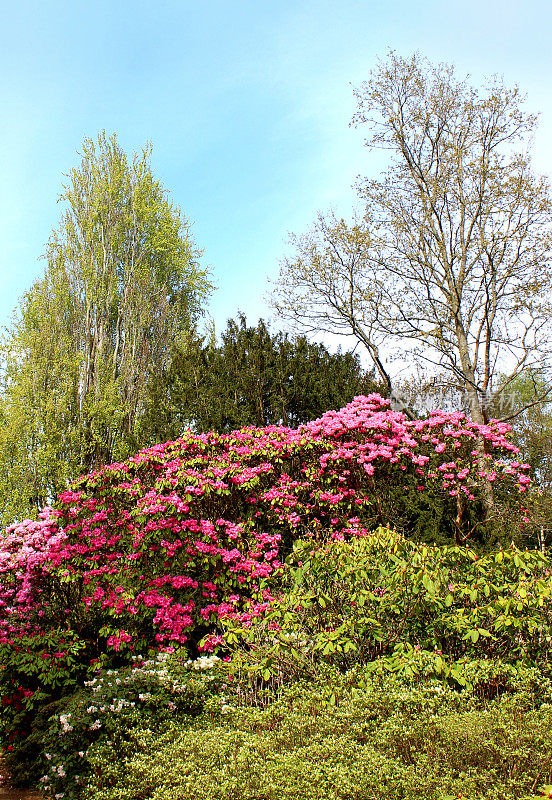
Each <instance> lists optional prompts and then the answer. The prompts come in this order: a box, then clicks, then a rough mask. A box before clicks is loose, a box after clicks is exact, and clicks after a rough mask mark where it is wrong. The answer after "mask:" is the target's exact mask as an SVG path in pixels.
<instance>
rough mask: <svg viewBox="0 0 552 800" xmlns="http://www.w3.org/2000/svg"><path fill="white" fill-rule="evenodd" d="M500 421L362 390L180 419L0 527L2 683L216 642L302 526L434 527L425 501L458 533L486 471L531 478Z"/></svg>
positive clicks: (24, 685) (30, 687)
mask: <svg viewBox="0 0 552 800" xmlns="http://www.w3.org/2000/svg"><path fill="white" fill-rule="evenodd" d="M507 432H508V426H507V425H504V424H501V423H498V422H491V423H489V425H487V426H477V425H475V424H474V423H472V422H470V421H469V420H467V419H466V418H465V416H464V415H463V414H446V413H442V412H438V413H434V414H432V415H431V416H430V417H429V418H428V419H425V420H415V421H410V420H407V419H406V418H405V417H404V415H403V414H401V413H397V412H392V411H390V410H389V409H388V402H387V401H385V400H382V398H381V397H379V395H371V396H369V397H357V398H355V400H354V401H353V402H352V403H350V404H349V405H348V406H346V407H345V408H343V409H341V410H340V411H336V412H328V413H327V414H325V415H324V416H323V417H322V418H321V419H319V420H317V421H315V422H312V423H309V424H307V425H304V426H302V427H301V428H299V429H298V430H290V429H287V428H282V427H269V428H264V429H256V428H248V429H243V430H241V431H235V432H233V433H230V434H226V435H218V434H215V433H209V434H201V435H195V434H193V433H191V432H187V433H185V434H184V435H183V436H182V438H180V439H178V440H177V441H174V442H167V443H165V444H160V445H157V446H155V447H152V448H150V449H147V450H143V451H141V452H140V453H138V454H137V455H136V456H134V457H133V458H130V459H129V460H128V461H125V462H124V463H119V464H111V465H109V466H106V467H104V468H103V469H101V470H99V471H97V472H94V473H91V474H89V475H86V476H84V477H83V478H81V479H80V480H79V481H78V482H77V483H76V484H74V485H73V486H72V487H71V488H70V489H69V490H67V491H66V492H64V493H62V494H61V495H60V496H59V498H58V502H57V504H56V508H55V510H53V511H47V512H45V513H44V514H43V515H42V519H40V520H39V521H38V522H28V521H27V522H26V523H22V524H20V525H16V526H11V528H8V529H7V531H6V532H5V535H4V537H3V539H2V544H1V552H0V572H1V574H2V584H1V590H0V607H1V610H2V614H1V620H0V636H1V639H0V648H1V653H0V657H1V658H2V661H1V663H2V664H3V665H4V667H3V669H4V674H3V676H2V682H3V684H4V688H5V687H6V684H7V683H8V682H9V683H10V687H11V688H10V692H5V695H6V696H8V695H9V696H10V697H12V698H13V701H14V702H16V703H17V704H18V708H20V709H22V710H23V711H24V710H25V708H27V710H29V711H30V710H32V708H33V702H38V699H37V698H36V697H35V700H34V701H33V697H34V695H33V693H35V694H36V693H37V692H39V694H40V698H39V699H40V701H41V702H42V701H45V700H46V695H47V694H48V691H46V693H45V690H44V675H45V674H46V673H47V674H49V675H51V676H54V678H52V679H51V680H50V690H49V691H50V695H51V696H53V695H55V691H56V685H55V684H56V681H57V680H58V679H59V682H60V683H61V684H63V681H64V679H65V678H66V677H67V676H69V675H70V676H74V674H75V672H76V671H77V670H76V666H77V665H79V664H80V665H88V664H89V663H90V661H93V662H94V659H100V662H101V663H108V661H109V659H112V661H113V659H114V663H117V661H118V662H119V663H121V662H124V661H125V660H129V659H131V658H132V657H134V656H135V655H136V654H138V653H145V652H147V651H148V649H150V648H156V649H162V648H171V647H174V646H181V645H186V646H189V647H190V648H192V650H194V649H195V648H196V646H197V644H198V643H199V641H200V640H201V639H202V638H203V639H204V642H205V644H204V646H205V647H206V649H212V648H214V647H215V646H216V645H217V644H218V643H220V642H221V639H220V636H219V629H218V628H217V620H219V619H220V618H221V617H223V618H224V617H228V616H236V617H237V618H238V619H239V621H240V622H247V620H248V619H251V618H252V617H254V616H257V615H260V614H262V613H263V611H264V610H265V609H266V608H267V606H268V605H269V604H270V601H271V594H270V592H271V591H272V587H271V584H270V580H269V579H270V578H271V577H273V576H275V575H277V574H278V570H279V567H280V564H281V562H282V559H283V558H284V557H285V555H286V554H287V553H288V552H289V551H290V550H291V548H292V546H293V542H294V541H295V540H296V539H298V538H302V539H305V538H309V537H311V538H314V539H322V538H324V537H327V536H330V537H333V538H350V537H355V536H363V535H368V534H369V531H370V530H371V529H373V528H374V527H376V526H377V525H378V524H380V523H383V524H386V523H391V524H395V525H397V526H398V527H399V528H400V529H401V530H402V531H403V532H405V533H406V534H409V533H410V534H416V535H417V536H423V535H424V534H425V535H426V536H430V535H431V534H432V531H434V530H435V523H434V520H433V518H434V517H435V515H438V525H440V526H442V527H443V528H444V529H446V531H445V532H446V533H447V535H448V536H449V538H450V537H454V536H455V535H456V537H457V538H458V537H462V536H466V535H467V534H468V533H469V532H470V530H472V529H474V528H476V527H477V523H478V521H479V520H481V518H482V516H481V504H480V488H479V487H480V486H481V482H482V480H486V481H488V482H489V483H491V484H492V485H493V486H494V487H495V495H496V497H497V503H499V502H502V501H503V500H505V499H508V500H509V502H514V503H516V502H518V498H519V495H520V493H523V492H524V491H525V487H526V485H527V484H528V482H529V478H528V477H526V475H525V471H526V470H527V469H528V466H527V465H524V464H521V465H520V464H519V463H518V462H517V461H516V460H515V455H516V452H517V451H516V448H515V447H514V446H513V445H512V444H511V443H509V441H508V440H507V438H506V436H507ZM481 444H483V445H484V450H485V453H486V454H485V455H484V456H482V455H481ZM424 525H427V530H424ZM455 526H456V527H455ZM252 598H254V602H251V599H252ZM205 637H206V638H205ZM30 642H34V644H33V645H30ZM27 651H29V652H30V653H31V655H30V656H29V659H28V663H27V662H25V659H24V658H23V655H22V653H23V652H27ZM33 654H34V655H33ZM37 664H38V665H39V666H37ZM56 675H58V678H55V676H56ZM64 676H65V677H64ZM62 689H63V687H62ZM62 689H61V690H59V691H62ZM25 693H27V694H25ZM4 722H5V719H4ZM10 725H11V723H10ZM12 733H13V731H12Z"/></svg>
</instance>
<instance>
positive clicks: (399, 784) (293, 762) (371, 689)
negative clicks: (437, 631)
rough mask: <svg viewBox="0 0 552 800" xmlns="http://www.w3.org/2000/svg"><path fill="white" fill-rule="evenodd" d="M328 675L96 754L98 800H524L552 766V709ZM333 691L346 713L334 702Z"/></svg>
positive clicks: (94, 796) (92, 787)
mask: <svg viewBox="0 0 552 800" xmlns="http://www.w3.org/2000/svg"><path fill="white" fill-rule="evenodd" d="M358 679H359V674H358V672H357V673H355V674H345V675H342V674H339V673H335V672H334V674H333V678H332V677H330V676H329V675H328V674H327V675H326V676H325V679H324V681H322V682H315V683H314V684H312V683H311V684H306V683H299V684H294V685H293V686H291V687H288V688H287V689H284V690H282V692H281V695H280V697H279V699H278V700H277V701H275V702H273V703H270V704H269V705H267V706H266V707H265V708H262V709H260V708H232V707H228V706H225V709H224V710H225V713H221V712H220V711H219V713H218V714H215V713H214V712H212V713H211V714H210V715H209V714H204V715H202V716H201V717H198V718H197V719H196V720H194V721H193V722H191V723H189V724H187V725H182V724H181V723H179V722H178V721H177V722H175V723H173V724H171V725H169V727H168V728H167V730H166V731H165V732H164V733H163V735H162V736H159V735H158V734H157V733H156V732H154V731H151V730H147V729H142V730H138V729H135V730H134V731H133V732H132V748H131V749H132V750H133V751H134V752H133V754H132V755H131V756H130V758H129V757H126V758H125V759H124V760H123V759H119V758H117V755H116V753H114V751H113V749H112V748H110V747H109V746H108V745H107V743H105V742H103V743H101V744H98V745H95V746H94V747H93V748H92V752H91V754H90V761H91V774H90V778H89V783H88V785H87V787H86V792H85V796H86V798H87V800H137V798H140V800H188V799H189V800H191V799H192V798H193V799H194V800H197V798H199V797H201V798H202V800H320V798H324V800H352V799H353V798H355V800H365V799H366V800H368V798H370V800H373V798H383V797H385V798H391V799H395V798H396V800H399V798H400V799H401V800H402V799H403V798H407V797H408V798H413V799H414V800H422V799H423V800H430V799H431V800H445V798H450V800H452V798H457V797H458V796H460V795H461V796H462V797H464V798H472V800H491V798H492V800H514V798H515V800H519V799H520V798H522V797H524V796H526V795H528V794H530V793H531V791H532V788H533V786H534V785H536V784H537V782H538V781H539V780H543V781H544V780H545V779H546V775H547V774H548V771H549V770H550V753H551V752H552V727H551V723H552V708H551V707H550V706H547V705H542V706H541V707H540V708H539V709H534V708H530V707H529V706H528V705H527V703H526V701H525V700H522V701H521V702H519V701H518V699H517V698H516V697H515V696H514V697H510V696H509V697H506V698H501V699H497V700H494V701H484V702H483V703H481V702H480V701H478V700H477V699H476V698H474V697H471V696H469V695H468V693H467V692H466V691H465V690H464V691H462V692H457V691H454V690H453V689H451V688H447V687H443V686H442V684H440V683H439V682H437V681H426V682H425V683H424V684H423V685H420V686H418V687H412V686H409V685H408V683H406V682H405V681H404V680H400V679H398V678H396V677H394V676H387V677H386V679H385V680H382V679H381V678H379V677H378V678H374V677H371V676H370V675H368V674H365V675H364V686H363V688H359V683H358ZM330 686H331V688H333V690H334V693H335V695H336V697H337V701H336V703H335V705H334V706H331V705H328V703H327V701H326V700H325V699H324V695H325V694H326V692H327V690H328V688H329V687H330Z"/></svg>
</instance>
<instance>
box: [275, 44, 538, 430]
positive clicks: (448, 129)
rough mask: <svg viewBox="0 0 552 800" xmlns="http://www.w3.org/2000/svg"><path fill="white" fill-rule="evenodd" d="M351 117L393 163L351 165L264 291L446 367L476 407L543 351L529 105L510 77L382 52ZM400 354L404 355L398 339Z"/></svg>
mask: <svg viewBox="0 0 552 800" xmlns="http://www.w3.org/2000/svg"><path fill="white" fill-rule="evenodd" d="M356 97H357V101H358V109H357V113H356V114H355V117H354V120H353V124H354V125H356V126H359V127H361V128H362V129H363V130H366V131H367V134H368V136H367V139H366V145H367V146H368V147H369V148H383V149H385V150H387V151H388V152H389V154H390V163H389V166H388V168H387V169H386V171H385V172H384V173H383V175H382V176H381V177H380V178H370V177H366V178H360V179H359V181H358V185H357V188H358V191H359V195H360V198H361V200H362V202H363V206H364V208H363V212H362V213H361V214H359V216H358V217H357V219H356V220H354V221H353V222H352V223H347V222H345V221H344V220H342V219H338V218H336V217H334V216H332V215H328V216H324V215H321V216H320V217H319V219H318V221H317V223H316V224H315V225H314V227H313V229H312V230H311V231H310V232H309V233H307V234H306V235H303V236H298V237H293V239H292V243H293V244H294V246H295V251H294V253H293V254H292V255H291V256H290V257H289V258H288V259H286V260H285V261H284V263H283V265H282V271H281V281H280V286H279V289H278V290H277V292H276V294H275V305H276V307H277V308H278V310H279V311H280V312H281V313H282V314H283V315H284V316H285V317H287V318H289V319H292V320H294V321H295V322H296V323H298V324H299V326H300V327H302V328H303V329H309V330H331V331H333V332H337V333H342V332H345V333H347V334H349V335H352V336H353V337H355V338H356V339H357V340H358V341H360V342H362V344H363V345H364V346H365V347H366V349H367V351H368V353H369V354H370V356H371V358H372V360H373V362H374V364H375V366H376V368H377V370H378V372H379V374H380V376H381V377H382V379H384V380H385V381H386V382H387V383H388V386H389V387H391V385H392V376H391V372H390V369H389V367H388V366H387V364H386V363H385V358H384V356H383V355H382V353H383V349H384V350H385V353H386V354H390V353H392V352H396V351H397V350H400V351H402V352H403V354H404V352H405V351H406V354H407V355H406V358H407V359H415V360H416V361H418V363H422V364H425V365H428V366H429V368H430V369H432V368H435V369H437V370H438V371H439V372H442V371H443V370H444V371H446V373H447V374H448V376H449V379H450V381H451V382H453V383H454V384H455V385H457V386H458V387H459V388H460V390H461V391H462V392H464V393H465V394H466V396H467V398H468V403H469V410H470V414H471V416H472V418H473V419H474V421H476V422H478V423H483V422H485V421H486V418H487V414H486V407H487V406H488V405H489V398H491V400H492V399H493V398H496V396H497V395H498V394H500V392H503V391H504V390H505V389H506V388H507V387H508V386H509V385H510V384H511V383H512V382H514V381H515V380H516V379H517V377H518V376H519V375H520V374H521V373H522V372H523V371H524V370H525V369H527V368H530V367H531V368H536V365H537V363H539V364H541V363H542V360H543V358H544V357H545V356H547V355H548V353H549V337H550V310H551V309H550V288H549V287H550V280H549V272H550V260H551V259H550V256H551V247H550V245H551V221H552V205H551V199H550V191H549V185H548V182H547V180H546V179H545V178H542V177H538V176H536V175H535V174H534V173H533V171H532V167H531V156H530V147H529V145H530V139H531V134H532V132H533V131H534V129H535V125H536V118H535V117H534V116H532V115H530V114H527V113H526V112H525V111H524V109H523V97H522V95H521V94H520V92H519V89H518V88H517V87H515V86H514V87H513V88H509V87H507V86H505V85H504V83H503V82H502V81H501V80H500V79H498V78H496V79H493V80H492V81H490V82H489V83H488V84H487V85H485V87H484V88H483V89H481V90H479V89H476V88H474V87H472V86H471V85H470V84H469V83H468V81H467V80H460V79H459V78H458V77H457V76H456V74H455V71H454V68H453V67H452V66H450V65H438V66H433V65H431V64H430V63H429V62H427V61H426V60H425V59H423V58H422V57H420V56H419V55H414V56H413V57H412V58H410V59H403V58H400V57H399V56H397V55H396V54H394V53H390V54H389V57H388V59H387V60H386V61H384V62H382V63H380V64H379V66H378V67H377V69H375V70H374V71H373V72H372V74H371V77H370V79H369V80H368V81H367V82H366V83H364V84H363V85H362V86H361V87H360V88H359V89H357V91H356ZM403 358H404V355H403Z"/></svg>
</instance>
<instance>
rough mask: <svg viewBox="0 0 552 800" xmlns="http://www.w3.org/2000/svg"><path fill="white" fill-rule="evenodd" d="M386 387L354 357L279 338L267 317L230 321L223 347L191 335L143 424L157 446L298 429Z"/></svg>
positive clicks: (160, 379) (155, 389)
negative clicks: (185, 438) (205, 434)
mask: <svg viewBox="0 0 552 800" xmlns="http://www.w3.org/2000/svg"><path fill="white" fill-rule="evenodd" d="M378 389H380V390H382V391H384V389H385V387H382V386H381V384H378V383H377V382H376V381H375V380H374V377H373V375H372V374H371V373H369V372H367V371H366V370H365V369H363V367H362V366H361V363H360V359H359V358H358V356H356V355H354V354H353V353H350V352H345V353H343V352H341V350H338V352H336V353H330V352H329V351H328V349H327V348H326V347H325V346H324V345H322V344H317V343H311V342H309V341H308V340H307V339H306V337H305V336H291V335H289V334H287V333H284V332H281V331H278V332H276V333H272V332H271V331H270V329H269V327H268V326H267V325H266V324H265V323H264V321H263V320H262V319H260V320H259V321H258V323H257V325H255V326H248V325H247V320H246V318H245V316H243V315H240V316H239V317H238V319H237V320H233V319H230V320H228V323H227V326H226V329H225V330H224V331H223V332H222V334H221V341H220V344H217V343H216V341H214V339H213V338H212V337H211V339H209V340H207V341H205V340H202V339H201V338H199V337H197V336H193V335H191V336H189V337H188V338H187V339H186V340H185V341H181V342H180V343H179V345H178V346H177V347H175V349H174V352H173V356H172V359H171V362H170V365H169V366H168V367H167V369H166V371H165V372H164V373H163V374H160V375H158V376H157V378H156V380H155V382H154V383H153V385H152V389H151V394H150V396H149V400H148V406H147V410H146V413H145V416H144V420H143V423H142V438H143V439H144V441H148V442H149V443H151V444H154V443H155V442H158V441H161V440H162V439H163V438H167V437H169V438H172V439H176V438H177V437H178V436H180V435H181V434H182V432H183V430H184V429H186V428H188V427H191V428H192V429H193V430H195V431H198V432H200V431H210V430H215V431H219V432H224V431H231V430H235V429H238V428H242V427H245V426H250V425H256V426H260V427H264V426H267V425H285V426H288V427H292V428H293V427H297V426H298V425H300V424H302V423H305V422H309V421H310V420H313V419H316V418H317V417H319V416H320V415H321V414H323V413H324V412H325V411H329V410H330V409H335V408H340V407H342V406H343V405H344V404H346V403H348V402H350V401H351V400H352V399H353V397H355V395H365V394H370V393H372V392H374V391H377V390H378Z"/></svg>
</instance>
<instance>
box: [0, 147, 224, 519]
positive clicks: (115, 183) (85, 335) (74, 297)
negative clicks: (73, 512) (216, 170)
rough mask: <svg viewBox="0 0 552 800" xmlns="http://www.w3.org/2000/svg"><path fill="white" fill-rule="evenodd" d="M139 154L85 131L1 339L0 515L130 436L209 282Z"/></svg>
mask: <svg viewBox="0 0 552 800" xmlns="http://www.w3.org/2000/svg"><path fill="white" fill-rule="evenodd" d="M150 156H151V146H147V147H145V148H144V149H143V150H142V151H140V152H139V153H136V154H134V156H133V157H131V158H128V157H127V155H126V154H125V153H124V151H123V149H122V148H121V146H120V144H119V142H118V141H117V138H116V136H115V135H112V136H107V135H106V134H105V132H104V133H101V134H100V135H99V136H98V137H97V139H96V140H93V139H85V140H84V142H83V146H82V157H81V162H80V164H79V166H77V167H76V168H74V169H72V170H71V171H70V172H69V175H68V180H67V182H66V184H65V185H64V187H63V193H62V195H61V200H62V201H63V202H64V212H63V214H62V218H61V221H60V224H59V226H58V228H57V229H56V230H54V232H53V233H52V235H51V237H50V240H49V241H48V244H47V246H46V255H45V258H46V270H45V274H44V277H43V278H41V279H40V280H38V281H37V282H36V283H35V284H34V285H33V287H32V288H31V289H30V290H29V291H28V292H27V293H26V294H25V295H24V297H23V298H22V301H21V305H20V308H19V309H18V311H17V313H16V316H15V320H14V323H13V326H12V327H11V328H10V329H9V330H8V331H7V332H6V334H5V336H4V340H3V349H2V355H3V367H4V369H3V384H2V395H1V405H2V417H1V420H2V422H1V424H2V427H1V429H0V457H2V455H3V457H2V461H1V463H0V470H1V471H2V473H3V474H2V481H1V491H2V492H3V493H4V495H5V497H4V498H3V506H4V508H5V509H6V513H7V514H8V515H13V514H16V515H18V516H20V515H21V513H24V511H25V510H26V509H28V510H30V509H31V508H32V507H33V506H40V505H41V504H43V503H44V502H45V501H46V500H47V499H48V498H50V497H51V496H52V495H53V494H55V493H56V492H57V491H58V490H59V489H60V488H61V487H62V486H63V485H64V483H65V482H66V481H67V480H68V479H70V478H72V477H75V476H76V475H77V474H78V473H79V472H81V471H89V470H91V469H94V468H96V467H98V466H99V465H100V464H102V463H105V462H108V461H112V460H114V459H118V458H122V457H124V456H126V455H127V454H128V453H129V452H131V451H132V449H133V448H135V447H136V446H137V444H138V440H137V438H136V431H137V422H138V420H139V418H140V415H141V413H142V409H143V405H144V399H145V397H146V394H147V391H148V386H149V385H150V383H151V381H152V379H153V378H154V376H155V374H156V373H157V372H159V371H161V370H163V369H164V368H165V366H166V365H167V363H168V359H169V355H170V352H171V349H172V346H173V343H174V341H175V338H176V339H178V337H179V336H181V335H185V332H186V331H187V330H188V329H189V328H190V327H191V326H193V324H194V322H195V321H196V320H197V317H198V315H199V314H200V313H201V310H202V307H203V303H204V301H205V299H206V297H207V296H208V294H209V292H210V290H211V288H212V287H211V284H210V282H209V280H208V275H207V271H206V270H205V269H204V268H202V267H201V266H200V263H199V258H200V251H199V250H198V249H197V247H196V245H195V244H194V241H193V238H192V235H191V226H190V222H189V221H188V220H187V219H186V218H185V217H184V216H183V215H182V214H181V212H180V210H179V209H178V208H177V207H175V206H174V205H173V204H172V203H171V202H170V200H169V199H168V198H167V196H166V192H165V190H164V188H163V186H162V184H161V183H160V181H159V180H157V179H156V178H155V177H154V175H153V173H152V169H151V164H150ZM14 463H15V464H16V465H17V466H16V468H15V469H14ZM12 500H13V501H14V502H15V503H16V506H17V508H12V506H13V502H12Z"/></svg>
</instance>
